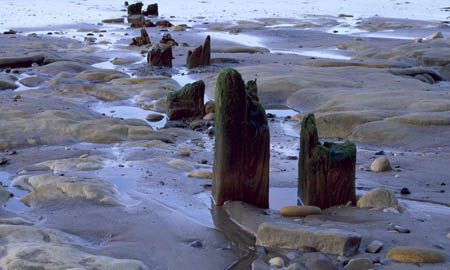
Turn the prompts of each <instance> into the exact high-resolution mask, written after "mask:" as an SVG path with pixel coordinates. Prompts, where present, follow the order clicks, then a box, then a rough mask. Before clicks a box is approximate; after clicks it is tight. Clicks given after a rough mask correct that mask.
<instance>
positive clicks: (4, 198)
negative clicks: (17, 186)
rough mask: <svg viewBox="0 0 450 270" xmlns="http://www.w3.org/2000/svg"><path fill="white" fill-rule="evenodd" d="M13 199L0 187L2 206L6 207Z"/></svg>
mask: <svg viewBox="0 0 450 270" xmlns="http://www.w3.org/2000/svg"><path fill="white" fill-rule="evenodd" d="M10 197H11V194H10V193H9V192H8V191H7V190H6V189H5V188H4V187H2V186H1V185H0V204H1V205H4V204H5V203H6V202H7V201H8V200H9V198H10Z"/></svg>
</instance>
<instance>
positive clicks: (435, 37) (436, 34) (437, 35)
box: [425, 32, 444, 40]
mask: <svg viewBox="0 0 450 270" xmlns="http://www.w3.org/2000/svg"><path fill="white" fill-rule="evenodd" d="M439 38H444V35H442V33H441V32H436V33H433V34H431V35H429V36H428V37H426V38H425V39H426V40H434V39H439Z"/></svg>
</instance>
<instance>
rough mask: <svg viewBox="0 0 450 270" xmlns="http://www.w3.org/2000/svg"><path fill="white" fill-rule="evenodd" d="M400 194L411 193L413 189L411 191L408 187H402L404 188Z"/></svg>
mask: <svg viewBox="0 0 450 270" xmlns="http://www.w3.org/2000/svg"><path fill="white" fill-rule="evenodd" d="M400 194H402V195H409V194H411V191H409V189H408V188H405V187H404V188H402V190H400Z"/></svg>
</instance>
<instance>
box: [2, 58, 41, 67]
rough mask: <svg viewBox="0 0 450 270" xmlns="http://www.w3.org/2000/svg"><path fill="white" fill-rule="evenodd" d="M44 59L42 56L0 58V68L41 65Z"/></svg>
mask: <svg viewBox="0 0 450 270" xmlns="http://www.w3.org/2000/svg"><path fill="white" fill-rule="evenodd" d="M44 59H45V56H44V55H31V56H20V57H0V68H6V67H11V68H17V67H31V65H32V64H33V63H37V64H42V63H43V62H44Z"/></svg>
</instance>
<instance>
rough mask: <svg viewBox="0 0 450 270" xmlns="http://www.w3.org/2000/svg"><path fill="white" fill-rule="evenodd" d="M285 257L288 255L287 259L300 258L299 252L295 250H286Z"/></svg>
mask: <svg viewBox="0 0 450 270" xmlns="http://www.w3.org/2000/svg"><path fill="white" fill-rule="evenodd" d="M286 257H288V259H289V260H296V259H298V258H300V254H299V253H298V252H295V251H290V252H288V254H287V255H286Z"/></svg>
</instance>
